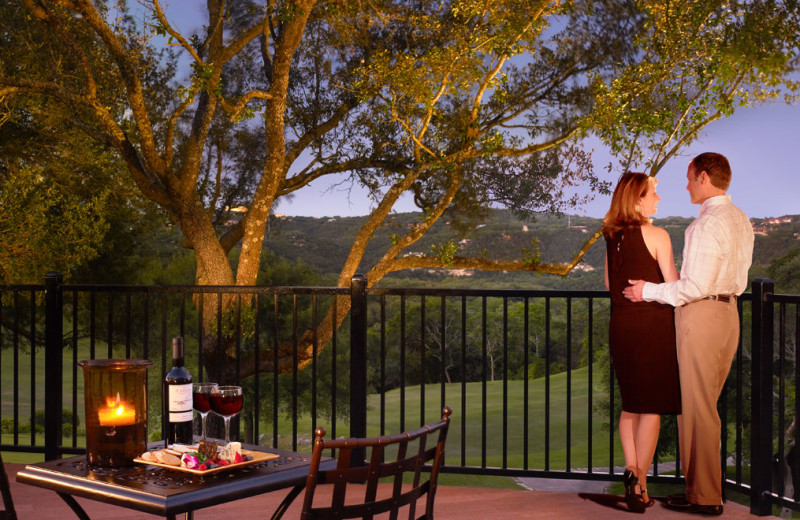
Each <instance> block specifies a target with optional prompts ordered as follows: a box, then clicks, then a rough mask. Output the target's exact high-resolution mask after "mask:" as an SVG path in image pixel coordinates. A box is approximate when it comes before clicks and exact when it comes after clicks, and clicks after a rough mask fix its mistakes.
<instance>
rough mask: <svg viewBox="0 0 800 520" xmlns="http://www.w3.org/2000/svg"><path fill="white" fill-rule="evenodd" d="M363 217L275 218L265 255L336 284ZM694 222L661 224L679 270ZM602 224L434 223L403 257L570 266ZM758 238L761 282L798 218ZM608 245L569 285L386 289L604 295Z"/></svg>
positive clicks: (464, 276)
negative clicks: (449, 246) (439, 248)
mask: <svg viewBox="0 0 800 520" xmlns="http://www.w3.org/2000/svg"><path fill="white" fill-rule="evenodd" d="M420 218H421V213H399V214H395V215H392V216H391V217H390V219H389V222H388V223H387V224H385V225H384V226H382V227H381V228H380V229H379V230H378V231H377V232H376V233H375V236H374V237H373V240H372V241H371V243H370V246H369V248H368V249H367V253H366V254H365V256H364V263H363V265H372V264H374V263H375V262H376V261H377V260H378V259H379V257H380V255H382V254H383V253H384V252H385V251H386V248H387V247H388V246H389V245H390V244H391V240H392V235H395V234H398V235H399V234H402V233H403V232H404V231H405V230H406V229H407V228H408V227H409V226H412V225H414V224H415V223H417V222H418V221H419V219H420ZM365 221H366V217H332V218H314V217H288V216H283V215H278V216H275V217H273V218H271V219H270V223H269V229H268V236H267V240H266V242H265V247H268V248H269V249H271V250H272V251H273V252H275V253H276V254H277V255H279V256H282V257H284V258H287V259H291V260H302V261H303V262H305V263H307V264H309V265H311V266H313V267H314V268H315V269H317V270H319V271H320V272H321V273H323V274H324V275H326V277H330V278H333V277H334V276H336V275H337V274H338V272H339V270H340V269H341V266H342V265H343V263H344V261H345V258H346V256H347V253H348V251H349V249H350V246H351V244H352V243H353V240H354V239H355V236H356V234H357V233H358V230H359V229H360V227H361V226H362V225H363V224H364V222H365ZM691 221H692V219H691V218H682V217H669V218H664V219H657V220H656V225H658V226H660V227H663V228H665V229H666V230H667V231H668V232H669V234H670V236H671V238H672V244H673V249H674V251H675V255H676V262H677V263H678V266H679V267H680V260H681V252H682V250H683V235H684V231H685V229H686V226H688V225H689V224H690V223H691ZM600 224H601V219H597V218H589V217H581V216H561V217H556V216H552V215H540V216H537V217H536V219H535V220H527V221H523V220H520V219H518V218H516V217H515V216H514V215H512V214H511V213H510V212H509V211H504V210H495V211H492V212H491V214H490V216H489V218H487V219H486V220H485V221H484V223H482V224H480V225H478V226H476V227H475V228H474V229H472V230H470V231H468V232H466V233H464V234H460V233H458V232H457V230H456V229H454V227H455V226H453V225H452V223H451V222H448V221H447V220H446V219H442V220H440V221H439V222H437V223H436V224H435V225H434V227H433V229H431V231H430V232H429V233H428V234H427V235H426V236H425V237H424V238H423V239H422V240H421V241H420V242H418V243H417V244H416V245H415V246H414V247H413V248H412V249H411V250H409V251H407V252H406V254H431V245H432V244H442V243H445V242H447V241H448V240H453V241H454V242H456V243H458V244H459V247H460V252H459V254H460V255H464V256H481V255H484V254H485V255H486V256H488V257H489V258H502V259H511V258H519V257H520V256H521V254H522V250H523V249H528V250H533V248H534V247H535V246H534V243H535V244H538V248H539V252H540V255H541V259H542V261H544V262H566V261H568V260H570V259H571V258H572V257H573V256H574V255H575V253H576V252H577V251H578V250H580V248H581V247H582V246H583V244H584V243H585V241H586V240H588V238H589V237H590V236H591V234H592V233H593V232H594V231H595V230H596V229H598V228H599V226H600ZM753 226H754V229H755V230H756V245H755V252H754V262H753V264H754V265H753V268H752V269H751V278H754V277H759V276H764V275H765V272H766V268H767V267H768V266H769V263H770V261H771V260H772V259H773V258H776V257H779V256H782V255H784V254H786V252H788V251H789V250H790V249H793V248H796V247H800V216H786V217H781V218H778V219H753ZM604 253H605V250H604V242H603V241H602V240H601V241H600V242H598V243H597V244H595V245H594V246H593V247H592V248H591V249H590V250H589V253H588V254H587V255H586V257H585V258H584V261H583V262H582V263H581V264H579V266H578V267H577V268H576V270H575V271H574V272H573V273H571V274H570V275H569V276H567V277H565V278H561V277H558V276H552V275H536V274H534V273H485V272H448V271H445V270H434V271H428V270H413V271H409V272H401V273H394V274H392V275H390V276H388V277H387V278H386V279H384V280H383V281H382V282H381V285H395V284H400V283H402V284H408V283H410V282H409V280H413V281H414V283H415V285H419V284H429V283H436V285H437V286H475V285H481V286H484V285H490V286H492V287H497V286H507V287H523V286H524V287H526V288H571V289H601V288H602V287H603V282H602V280H603V275H602V269H603V256H604Z"/></svg>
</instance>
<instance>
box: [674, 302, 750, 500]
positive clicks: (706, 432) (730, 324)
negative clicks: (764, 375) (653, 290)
mask: <svg viewBox="0 0 800 520" xmlns="http://www.w3.org/2000/svg"><path fill="white" fill-rule="evenodd" d="M675 332H676V335H677V343H678V345H677V348H678V366H679V369H680V380H681V406H682V408H683V411H682V414H681V415H679V416H678V434H679V444H680V453H681V465H682V467H683V473H684V476H685V477H686V499H687V500H688V501H689V502H691V503H693V504H699V505H720V504H722V465H721V461H720V435H721V425H720V419H719V414H718V413H717V400H718V399H719V396H720V393H721V392H722V387H723V386H724V385H725V379H726V378H727V377H728V372H729V371H730V368H731V362H732V361H733V357H734V355H735V354H736V349H737V346H738V343H739V314H738V312H737V308H736V299H735V298H734V299H732V300H731V301H730V302H727V303H726V302H721V301H713V300H699V301H696V302H692V303H689V304H686V305H684V306H681V307H678V308H677V309H675Z"/></svg>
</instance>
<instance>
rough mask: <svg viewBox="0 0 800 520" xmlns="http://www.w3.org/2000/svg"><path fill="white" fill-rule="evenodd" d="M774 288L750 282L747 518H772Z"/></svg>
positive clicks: (769, 283)
mask: <svg viewBox="0 0 800 520" xmlns="http://www.w3.org/2000/svg"><path fill="white" fill-rule="evenodd" d="M774 292H775V284H774V283H773V281H772V280H770V279H767V278H759V279H757V280H754V281H753V316H752V352H751V354H752V369H751V374H750V377H751V388H752V395H751V397H750V405H751V409H750V411H751V413H750V439H751V440H750V514H753V515H758V516H767V515H770V514H772V503H771V501H770V499H769V494H770V493H771V491H772V451H773V450H772V356H773V338H774V324H773V317H774V309H773V299H772V296H773V294H774Z"/></svg>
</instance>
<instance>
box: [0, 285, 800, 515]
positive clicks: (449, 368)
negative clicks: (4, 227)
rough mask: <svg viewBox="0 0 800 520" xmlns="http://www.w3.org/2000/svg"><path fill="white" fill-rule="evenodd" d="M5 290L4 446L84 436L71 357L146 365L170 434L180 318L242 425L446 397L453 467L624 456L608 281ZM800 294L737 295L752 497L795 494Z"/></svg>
mask: <svg viewBox="0 0 800 520" xmlns="http://www.w3.org/2000/svg"><path fill="white" fill-rule="evenodd" d="M0 296H1V297H2V300H0V323H2V328H0V345H1V346H2V350H0V373H1V374H2V381H1V382H0V390H2V404H1V405H0V419H2V425H3V437H2V443H1V444H0V448H2V450H4V451H19V452H30V453H40V454H42V455H43V457H44V458H46V459H53V458H57V457H59V456H61V455H63V454H70V453H80V452H82V451H83V442H84V437H83V432H82V426H81V421H82V417H83V415H82V406H83V396H82V391H81V381H82V377H81V375H80V374H79V373H78V372H77V361H78V360H79V359H84V358H95V357H125V358H132V357H133V358H145V359H150V360H151V361H153V362H154V366H153V368H152V369H151V370H150V373H149V374H148V388H149V391H148V398H149V404H148V416H149V419H150V420H149V425H148V431H149V432H150V435H151V436H152V437H151V439H157V438H159V436H160V431H161V428H162V424H161V396H160V382H161V380H162V379H163V377H164V374H165V372H166V370H168V368H169V367H168V366H167V363H168V358H167V353H168V346H169V344H170V338H171V337H172V336H176V335H180V336H184V337H185V338H186V345H187V349H188V353H187V362H188V365H189V367H190V370H191V371H192V373H193V374H194V375H195V377H196V379H197V380H210V379H216V380H219V379H220V378H221V377H227V378H231V380H232V381H231V382H236V383H240V384H242V385H243V386H244V387H245V391H246V397H245V400H246V408H245V411H244V412H243V413H242V415H241V417H240V419H241V420H240V422H239V424H238V425H237V427H236V429H237V430H238V431H239V432H240V434H241V435H242V438H243V439H244V440H246V441H247V442H255V443H263V444H269V445H272V446H281V447H286V448H290V449H293V450H300V451H302V450H304V449H308V450H310V445H306V443H307V442H308V441H310V439H311V433H312V432H313V430H314V428H315V427H316V425H317V424H318V423H320V424H324V425H325V426H326V428H327V429H328V431H329V432H331V433H330V434H331V435H332V436H334V437H336V436H340V435H341V432H342V430H343V429H345V428H347V430H346V433H347V434H348V435H354V436H365V435H368V434H369V435H372V434H383V433H395V432H397V431H402V430H407V429H411V428H415V427H417V426H419V425H421V424H424V423H426V422H430V421H431V420H433V419H436V418H438V416H439V414H440V412H441V409H442V407H443V406H444V405H445V404H447V405H449V406H451V407H452V408H453V409H454V413H453V416H452V423H451V434H450V436H449V440H448V448H447V458H446V465H445V471H448V472H454V473H471V474H491V475H506V476H536V477H551V478H581V479H591V480H609V479H613V478H614V475H616V474H618V473H619V472H620V471H621V469H620V465H621V464H622V454H621V450H620V449H619V445H618V441H617V436H616V434H615V428H616V418H617V416H618V413H619V396H618V392H617V391H616V388H615V384H614V376H613V366H612V365H611V363H610V360H609V359H608V349H607V341H608V340H607V338H608V330H607V327H608V321H609V320H608V318H609V310H610V302H609V297H608V293H607V292H605V291H525V290H479V289H476V290H460V289H458V290H456V289H452V290H444V289H375V288H373V289H367V281H366V279H365V278H364V277H362V276H356V277H354V279H353V283H352V285H351V287H350V288H308V287H216V286H214V287H210V286H203V287H199V286H94V285H69V284H63V283H62V280H61V277H60V275H57V274H52V275H48V277H47V279H46V283H45V285H44V286H31V285H25V286H22V285H16V286H0ZM223 300H225V301H226V302H229V303H230V305H229V306H228V307H227V310H223V309H226V307H225V305H223ZM342 305H346V306H349V307H350V309H349V313H347V315H346V316H344V317H343V315H344V314H345V313H343V312H341V311H342V310H343V308H342V307H341V306H342ZM209 309H214V312H216V315H215V316H214V317H213V318H212V319H210V320H209V317H208V314H209V312H208V311H209ZM798 309H800V296H788V295H774V290H773V286H772V283H771V282H770V281H768V280H757V281H756V282H754V284H753V288H752V293H745V294H744V295H742V298H740V299H739V312H740V316H741V324H742V325H741V327H742V328H741V330H742V334H741V336H740V337H741V340H740V348H739V351H738V353H737V356H736V359H735V360H734V364H733V367H732V370H731V374H730V376H729V378H728V383H727V385H726V388H725V390H724V392H723V396H722V398H721V399H720V405H719V408H720V416H721V419H722V422H723V425H725V428H724V434H723V436H722V451H723V454H724V457H723V468H722V470H723V471H725V474H726V476H727V479H726V490H727V491H731V492H733V491H735V492H740V493H744V494H749V495H750V500H751V510H752V512H753V513H754V514H760V515H764V514H769V513H770V512H771V508H772V507H773V505H780V506H785V507H790V508H794V509H800V507H798V502H797V501H796V498H797V496H798V494H795V493H794V491H793V489H794V485H795V481H794V479H793V478H792V477H793V476H796V477H797V478H799V479H800V453H797V452H796V450H798V449H800V447H797V446H796V439H797V438H800V427H798V428H796V430H797V432H796V433H794V432H795V429H790V428H788V426H787V425H788V424H791V423H792V420H793V419H794V418H795V417H796V415H797V413H798V411H799V410H800V396H798V392H797V391H796V389H797V388H798V387H800V360H798V358H797V356H796V355H795V354H796V346H797V345H798V343H800V338H798V334H799V333H798V330H799V329H800V310H798ZM212 314H213V313H212ZM204 320H205V322H204ZM324 330H327V331H328V334H324V333H323V334H322V335H321V336H319V335H318V332H320V331H324ZM209 341H210V342H212V344H214V345H216V346H215V348H214V349H213V351H209V349H208V348H207V346H208V344H209ZM204 344H205V345H206V348H203V345H204ZM345 346H346V347H345ZM209 352H211V354H209ZM209 355H211V357H210V358H209V357H208V356H209ZM243 359H247V360H249V363H250V365H248V366H244V365H243V364H242V361H241V360H243ZM286 360H289V361H290V362H289V363H286ZM231 365H232V366H231ZM252 367H257V368H256V369H255V370H253V369H252ZM275 367H283V368H281V369H280V370H275ZM787 429H790V430H791V431H792V433H791V434H789V435H785V434H784V433H783V432H785V431H786V430H787ZM773 432H778V433H779V435H775V434H774V433H773ZM676 438H677V427H676V426H675V424H674V421H672V422H670V421H669V420H665V424H664V427H663V428H662V442H661V443H660V445H659V452H658V455H657V457H656V460H655V462H654V474H653V476H652V477H649V480H651V481H656V482H679V481H680V480H681V477H680V457H679V454H678V453H677V451H678V450H677V449H676V442H675V439H676ZM795 459H797V464H794V460H795ZM787 461H788V462H791V463H792V464H790V465H787ZM793 469H794V471H793ZM798 486H800V482H798Z"/></svg>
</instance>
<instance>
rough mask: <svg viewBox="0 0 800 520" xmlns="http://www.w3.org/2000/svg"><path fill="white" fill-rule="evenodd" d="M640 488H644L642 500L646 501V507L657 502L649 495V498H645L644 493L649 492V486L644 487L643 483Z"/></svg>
mask: <svg viewBox="0 0 800 520" xmlns="http://www.w3.org/2000/svg"><path fill="white" fill-rule="evenodd" d="M639 488H640V489H641V490H642V502H644V507H653V506H654V505H655V503H656V501H655V499H654V498H653V497H651V496H650V495H647V500H645V499H644V495H645V494H646V493H647V488H643V487H641V485H640V486H639Z"/></svg>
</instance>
